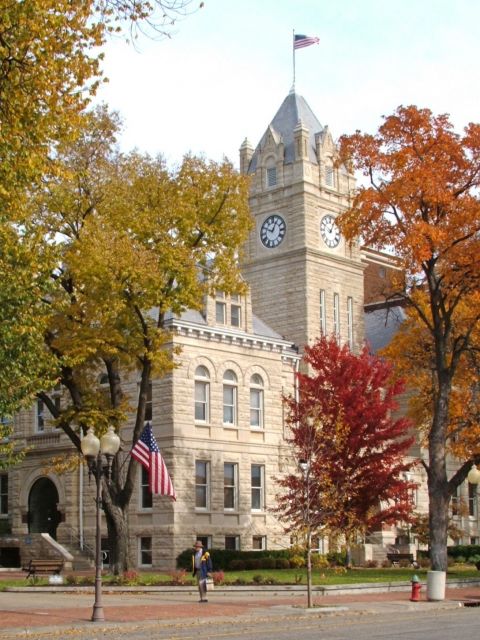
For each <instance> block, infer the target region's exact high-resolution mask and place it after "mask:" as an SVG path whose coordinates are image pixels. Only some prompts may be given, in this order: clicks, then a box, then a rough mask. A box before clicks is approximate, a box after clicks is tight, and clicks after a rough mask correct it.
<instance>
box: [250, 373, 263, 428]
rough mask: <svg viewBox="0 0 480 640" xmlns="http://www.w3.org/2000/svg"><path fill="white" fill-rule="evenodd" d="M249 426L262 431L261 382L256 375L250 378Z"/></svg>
mask: <svg viewBox="0 0 480 640" xmlns="http://www.w3.org/2000/svg"><path fill="white" fill-rule="evenodd" d="M250 426H251V427H252V428H253V429H263V380H262V377H261V376H259V375H258V373H255V374H254V375H253V376H252V377H251V378H250Z"/></svg>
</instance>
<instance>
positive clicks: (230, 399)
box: [223, 369, 238, 427]
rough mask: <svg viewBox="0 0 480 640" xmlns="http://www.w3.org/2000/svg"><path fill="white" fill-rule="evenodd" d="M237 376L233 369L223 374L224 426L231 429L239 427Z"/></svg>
mask: <svg viewBox="0 0 480 640" xmlns="http://www.w3.org/2000/svg"><path fill="white" fill-rule="evenodd" d="M237 399H238V381H237V375H236V373H235V372H234V371H232V370H231V369H228V370H227V371H225V373H224V374H223V424H224V425H227V426H229V427H234V426H236V425H237Z"/></svg>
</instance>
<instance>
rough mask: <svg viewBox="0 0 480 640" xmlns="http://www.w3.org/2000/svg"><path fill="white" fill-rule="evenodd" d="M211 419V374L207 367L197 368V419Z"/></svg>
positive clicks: (200, 420)
mask: <svg viewBox="0 0 480 640" xmlns="http://www.w3.org/2000/svg"><path fill="white" fill-rule="evenodd" d="M209 420H210V374H209V373H208V369H207V368H206V367H202V366H200V367H197V368H196V370H195V421H196V422H209Z"/></svg>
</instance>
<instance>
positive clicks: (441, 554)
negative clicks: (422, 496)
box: [428, 376, 450, 571]
mask: <svg viewBox="0 0 480 640" xmlns="http://www.w3.org/2000/svg"><path fill="white" fill-rule="evenodd" d="M439 377H440V376H439ZM449 393H450V389H449V381H448V379H447V377H446V376H444V379H443V380H441V381H440V384H439V392H438V397H437V400H436V403H435V404H436V406H435V409H434V416H433V422H432V427H431V429H430V435H429V443H428V451H429V469H428V497H429V530H430V531H429V533H430V560H431V563H432V570H434V571H446V570H447V537H448V506H449V502H450V493H449V488H448V479H447V464H446V455H447V452H446V434H447V424H448V399H449Z"/></svg>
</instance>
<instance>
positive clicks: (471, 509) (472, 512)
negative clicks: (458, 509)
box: [468, 483, 477, 516]
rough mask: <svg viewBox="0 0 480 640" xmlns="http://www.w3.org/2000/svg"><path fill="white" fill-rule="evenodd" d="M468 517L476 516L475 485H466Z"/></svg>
mask: <svg viewBox="0 0 480 640" xmlns="http://www.w3.org/2000/svg"><path fill="white" fill-rule="evenodd" d="M468 515H469V516H476V515H477V485H476V484H470V483H468Z"/></svg>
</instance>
